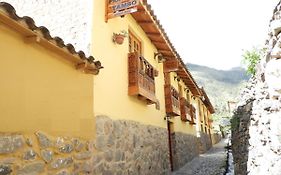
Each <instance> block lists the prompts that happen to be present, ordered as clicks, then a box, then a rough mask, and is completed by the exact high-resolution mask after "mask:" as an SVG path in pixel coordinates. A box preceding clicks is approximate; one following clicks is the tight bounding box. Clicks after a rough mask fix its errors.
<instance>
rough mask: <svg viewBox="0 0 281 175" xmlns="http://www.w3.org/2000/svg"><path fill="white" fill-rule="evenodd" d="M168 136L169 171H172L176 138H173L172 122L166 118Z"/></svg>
mask: <svg viewBox="0 0 281 175" xmlns="http://www.w3.org/2000/svg"><path fill="white" fill-rule="evenodd" d="M167 124H168V136H169V152H170V165H171V171H174V155H175V153H176V152H175V151H176V150H175V146H176V140H175V131H174V124H173V122H170V121H169V120H168V122H167Z"/></svg>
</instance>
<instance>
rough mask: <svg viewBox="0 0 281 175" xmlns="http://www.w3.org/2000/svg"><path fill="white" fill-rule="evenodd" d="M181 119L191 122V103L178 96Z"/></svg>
mask: <svg viewBox="0 0 281 175" xmlns="http://www.w3.org/2000/svg"><path fill="white" fill-rule="evenodd" d="M180 111H181V120H182V121H185V122H187V121H189V122H192V114H191V104H190V103H188V102H187V100H186V99H185V98H184V97H181V98H180Z"/></svg>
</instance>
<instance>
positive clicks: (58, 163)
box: [50, 157, 73, 169]
mask: <svg viewBox="0 0 281 175" xmlns="http://www.w3.org/2000/svg"><path fill="white" fill-rule="evenodd" d="M72 164H73V159H72V157H67V158H57V159H55V160H53V161H52V162H51V164H50V168H51V169H61V168H66V167H69V166H71V165H72Z"/></svg>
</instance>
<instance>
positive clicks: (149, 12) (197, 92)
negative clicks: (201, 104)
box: [132, 0, 201, 96]
mask: <svg viewBox="0 0 281 175" xmlns="http://www.w3.org/2000/svg"><path fill="white" fill-rule="evenodd" d="M141 2H142V3H141V5H143V7H144V9H147V10H146V11H145V12H146V13H147V15H149V16H151V18H152V19H153V21H154V25H156V27H157V28H158V30H159V33H160V34H161V36H162V37H163V38H164V40H165V41H166V43H167V45H168V46H169V48H170V49H171V53H172V54H173V55H174V57H175V58H177V59H178V60H179V62H180V63H181V64H182V67H183V68H184V69H185V70H186V72H187V74H188V76H189V81H190V82H192V87H191V88H192V89H191V90H192V92H193V93H194V95H197V96H201V91H200V88H199V86H198V85H197V83H196V81H195V80H194V78H193V77H192V75H191V73H190V72H189V70H188V68H187V67H186V65H185V63H184V62H183V60H182V59H181V57H180V55H179V54H178V52H177V51H176V49H175V47H174V46H173V44H172V42H171V41H170V39H169V37H168V35H167V33H166V32H165V30H164V28H163V27H162V25H161V24H160V21H159V20H158V19H157V16H156V15H155V14H154V11H153V10H152V8H151V5H150V4H148V3H147V1H146V0H142V1H141ZM132 15H133V17H134V16H135V15H134V14H132ZM189 87H190V86H189Z"/></svg>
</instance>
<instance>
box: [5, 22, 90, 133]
mask: <svg viewBox="0 0 281 175" xmlns="http://www.w3.org/2000/svg"><path fill="white" fill-rule="evenodd" d="M0 38H1V42H0V51H1V57H0V84H1V88H0V97H1V98H0V111H1V120H0V121H1V122H0V123H1V130H0V131H1V132H24V133H27V134H28V133H29V134H31V133H34V132H35V131H38V130H42V131H44V132H46V133H49V134H52V135H55V136H56V135H63V136H68V135H69V136H80V137H82V138H83V137H84V138H93V137H94V136H95V121H94V117H93V98H94V96H93V75H89V74H84V73H82V72H79V71H77V70H76V69H75V68H74V65H73V64H72V63H70V62H68V61H66V60H65V58H64V57H62V56H60V55H58V54H56V53H54V52H52V51H50V50H48V49H46V48H43V47H42V46H40V45H38V44H37V43H29V44H26V43H25V42H24V40H23V36H21V35H20V34H19V33H17V32H15V31H13V30H12V29H10V28H7V27H6V26H5V25H3V24H1V25H0Z"/></svg>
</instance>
